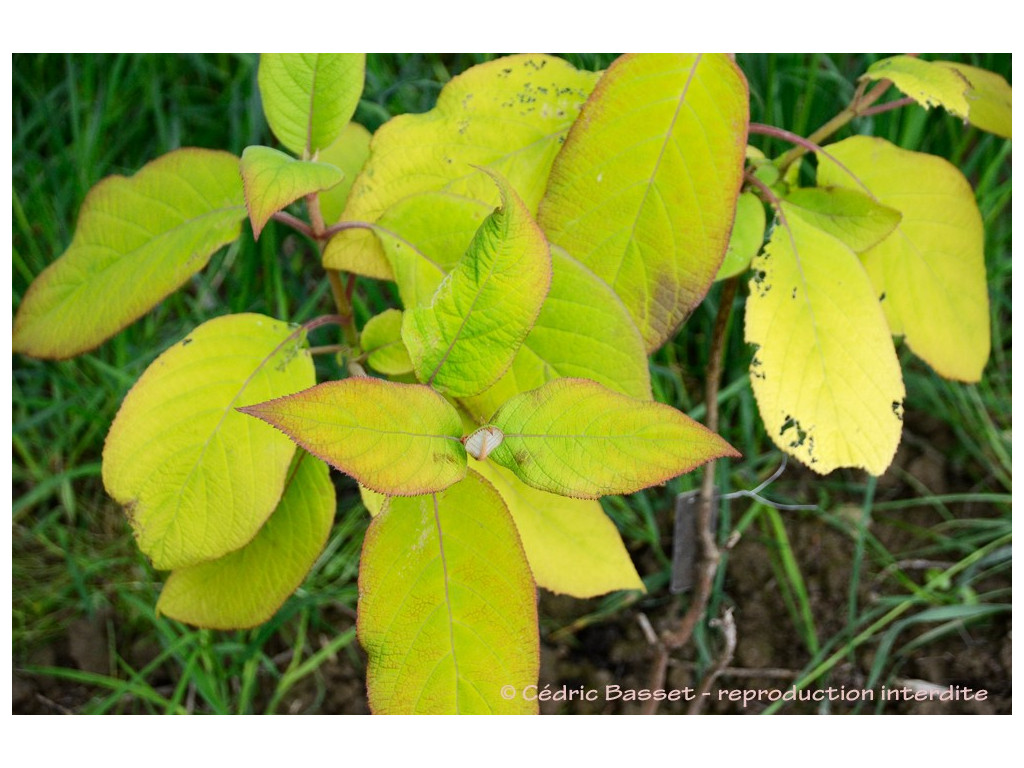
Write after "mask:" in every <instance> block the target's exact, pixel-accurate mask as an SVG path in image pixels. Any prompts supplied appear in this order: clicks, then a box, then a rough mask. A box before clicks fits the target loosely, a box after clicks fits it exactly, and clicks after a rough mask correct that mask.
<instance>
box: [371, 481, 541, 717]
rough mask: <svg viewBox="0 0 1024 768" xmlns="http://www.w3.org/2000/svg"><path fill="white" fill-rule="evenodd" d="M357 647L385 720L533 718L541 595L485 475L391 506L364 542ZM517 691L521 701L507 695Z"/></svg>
mask: <svg viewBox="0 0 1024 768" xmlns="http://www.w3.org/2000/svg"><path fill="white" fill-rule="evenodd" d="M358 636H359V642H360V643H361V644H362V646H363V648H364V649H365V650H366V653H367V657H368V661H367V670H366V677H367V689H368V691H369V696H370V708H371V709H372V710H373V711H374V712H375V713H378V714H428V713H431V714H526V713H535V712H536V711H537V703H536V701H528V700H526V699H525V698H524V697H523V696H522V693H523V690H524V688H525V687H526V686H528V685H536V683H537V674H538V669H539V665H540V649H539V646H538V640H537V604H536V590H535V588H534V585H533V579H532V577H531V575H530V568H529V566H528V565H527V563H526V557H525V556H524V554H523V549H522V546H521V545H520V543H519V537H518V536H517V534H516V529H515V525H514V524H513V522H512V519H511V518H510V517H509V514H508V510H506V509H505V505H504V504H503V503H502V500H501V496H500V495H498V492H497V491H496V490H494V488H493V487H492V486H491V485H490V484H489V483H487V481H486V480H484V479H483V478H481V477H480V476H479V475H477V474H476V473H475V472H470V473H469V474H468V475H467V476H466V478H465V480H463V481H462V482H460V483H458V484H457V485H453V486H452V487H451V488H449V489H448V490H446V491H445V492H444V493H441V494H437V495H430V496H417V497H413V498H396V499H392V500H391V503H390V506H389V507H388V508H386V509H385V510H384V511H382V512H381V513H380V514H378V515H377V516H376V517H375V518H374V519H373V522H372V523H371V524H370V528H369V530H368V531H367V532H366V539H365V542H364V544H363V555H362V558H361V560H360V569H359V621H358ZM508 686H511V687H512V689H513V690H514V691H515V695H513V696H512V697H511V698H506V697H505V696H503V695H502V692H503V691H505V690H507V687H508Z"/></svg>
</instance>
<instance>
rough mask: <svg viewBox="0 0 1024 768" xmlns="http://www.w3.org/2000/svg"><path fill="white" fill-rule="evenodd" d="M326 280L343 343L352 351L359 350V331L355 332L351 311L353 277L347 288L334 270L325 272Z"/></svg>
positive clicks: (339, 274)
mask: <svg viewBox="0 0 1024 768" xmlns="http://www.w3.org/2000/svg"><path fill="white" fill-rule="evenodd" d="M327 279H328V281H330V283H331V293H332V294H333V295H334V305H335V306H336V307H337V308H338V315H339V317H340V318H341V323H340V325H341V331H342V334H343V335H344V338H345V343H346V344H347V345H348V346H349V348H350V349H352V350H353V351H355V350H358V349H359V331H358V330H356V318H355V313H354V312H353V311H352V290H351V289H352V286H353V285H354V284H355V275H349V285H348V287H346V286H343V285H342V283H341V272H339V271H338V270H336V269H328V270H327Z"/></svg>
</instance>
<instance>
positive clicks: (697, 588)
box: [644, 277, 739, 715]
mask: <svg viewBox="0 0 1024 768" xmlns="http://www.w3.org/2000/svg"><path fill="white" fill-rule="evenodd" d="M738 286H739V279H738V278H736V277H731V278H729V279H728V280H726V281H725V285H724V286H723V288H722V296H721V299H720V302H719V305H718V315H717V316H716V317H715V327H714V330H713V331H712V337H711V351H710V354H709V360H708V368H707V379H706V381H705V390H704V392H705V394H704V402H705V404H706V406H707V427H708V429H710V430H711V431H712V432H715V433H717V432H718V380H719V379H720V378H721V375H722V358H723V356H724V351H725V331H726V329H727V327H728V325H729V317H730V315H731V314H732V305H733V300H734V299H735V298H736V289H737V287H738ZM716 465H717V462H716V461H710V462H708V463H707V464H706V465H705V466H704V477H703V480H702V483H701V489H700V506H699V507H698V508H697V539H698V541H699V543H700V560H698V562H697V566H696V571H697V574H696V576H697V578H696V584H695V585H694V590H693V600H692V601H691V602H690V607H689V608H688V609H687V611H686V613H685V614H684V615H683V617H682V619H680V621H679V625H678V626H677V627H676V628H675V629H674V630H670V631H667V632H665V633H664V634H663V635H662V637H661V642H660V644H659V645H658V651H657V656H656V657H655V662H654V668H653V669H652V672H651V678H650V684H649V686H648V687H649V688H651V689H652V690H653V689H658V688H664V687H665V675H666V672H667V671H668V660H669V656H670V654H671V652H672V651H674V650H676V649H678V648H680V647H682V646H683V645H685V644H686V643H687V642H689V640H690V637H692V635H693V630H694V629H695V628H696V627H697V623H698V622H699V621H700V619H701V617H702V616H703V615H704V611H705V610H706V609H707V605H708V601H709V599H710V598H711V585H712V582H713V581H714V578H715V571H716V570H718V563H719V560H720V555H719V552H718V546H717V544H716V543H715V532H714V531H713V530H712V525H711V520H712V512H713V506H712V505H713V503H714V496H715V466H716ZM727 663H728V661H726V664H727ZM723 666H725V665H724V664H723ZM657 711H658V702H657V701H654V700H652V701H649V702H647V705H646V706H645V708H644V714H650V715H653V714H655V713H656V712H657Z"/></svg>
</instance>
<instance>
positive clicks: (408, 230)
mask: <svg viewBox="0 0 1024 768" xmlns="http://www.w3.org/2000/svg"><path fill="white" fill-rule="evenodd" d="M492 212H493V207H492V206H489V205H486V204H484V203H481V202H480V201H479V200H473V199H472V198H468V197H459V196H457V195H451V194H448V193H446V192H425V193H423V194H422V195H416V196H415V197H409V198H406V199H405V200H402V201H401V202H398V203H395V205H393V206H392V207H391V208H389V209H388V210H387V212H386V213H385V214H384V215H383V216H381V217H380V220H379V221H378V223H377V224H376V225H374V226H373V231H374V232H375V233H376V234H377V237H378V239H379V241H380V244H381V247H382V248H383V249H384V253H385V255H386V256H387V260H388V264H389V265H390V267H391V273H392V275H393V276H394V280H395V282H396V283H397V284H398V293H399V296H401V298H402V304H403V305H404V306H405V307H407V308H411V307H419V306H425V305H428V304H430V302H431V301H432V300H433V298H434V292H435V291H436V290H437V287H438V286H439V285H440V284H441V281H442V280H443V279H444V276H445V275H446V274H448V272H450V271H451V270H452V269H453V268H454V267H455V265H456V264H458V263H459V261H460V260H461V259H462V258H463V257H464V256H465V254H466V250H467V249H468V248H469V244H470V243H471V242H473V238H474V237H475V236H476V233H477V231H478V230H479V229H480V226H481V225H482V224H483V222H484V221H485V220H486V219H487V217H488V216H489V215H491V213H492ZM398 232H401V233H402V234H401V235H399V234H398Z"/></svg>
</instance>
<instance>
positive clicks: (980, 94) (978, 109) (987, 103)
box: [932, 61, 1013, 139]
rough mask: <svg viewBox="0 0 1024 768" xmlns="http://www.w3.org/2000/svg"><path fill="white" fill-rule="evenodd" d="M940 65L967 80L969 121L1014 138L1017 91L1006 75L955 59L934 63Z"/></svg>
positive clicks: (966, 96)
mask: <svg viewBox="0 0 1024 768" xmlns="http://www.w3.org/2000/svg"><path fill="white" fill-rule="evenodd" d="M932 64H934V65H935V66H936V67H944V68H946V69H951V70H953V71H954V72H956V73H957V74H959V75H960V76H961V77H963V78H964V79H965V80H966V81H967V83H968V88H967V90H966V91H964V98H966V99H967V120H968V121H969V122H970V123H971V125H975V126H977V127H978V128H981V130H983V131H988V132H989V133H994V134H995V135H996V136H1002V137H1003V138H1005V139H1009V138H1011V134H1012V132H1013V131H1012V128H1013V92H1012V90H1011V89H1010V84H1009V83H1007V82H1006V80H1005V78H1003V77H1001V76H1000V75H997V74H996V73H995V72H989V71H988V70H987V69H979V68H978V67H972V66H969V65H967V64H956V63H953V62H952V61H935V62H932Z"/></svg>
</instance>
